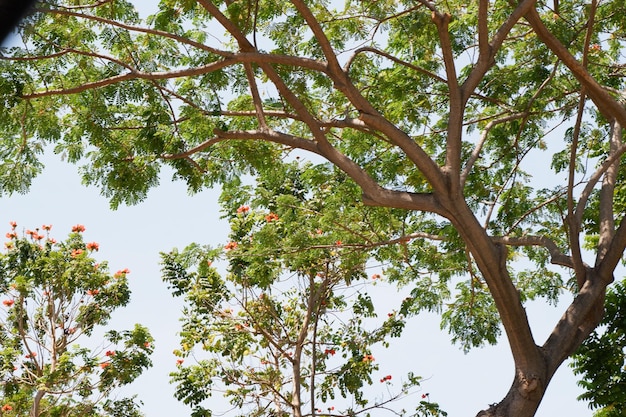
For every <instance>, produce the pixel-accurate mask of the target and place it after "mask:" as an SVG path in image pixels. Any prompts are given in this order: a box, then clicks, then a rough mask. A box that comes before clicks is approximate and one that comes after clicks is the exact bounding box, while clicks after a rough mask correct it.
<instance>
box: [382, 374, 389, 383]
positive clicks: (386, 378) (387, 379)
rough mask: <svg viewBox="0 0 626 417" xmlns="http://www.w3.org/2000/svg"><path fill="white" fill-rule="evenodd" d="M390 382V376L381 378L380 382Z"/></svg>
mask: <svg viewBox="0 0 626 417" xmlns="http://www.w3.org/2000/svg"><path fill="white" fill-rule="evenodd" d="M389 380H391V375H387V376H384V377H382V378H381V380H380V382H385V381H389Z"/></svg>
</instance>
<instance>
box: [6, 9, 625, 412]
mask: <svg viewBox="0 0 626 417" xmlns="http://www.w3.org/2000/svg"><path fill="white" fill-rule="evenodd" d="M622 10H623V2H621V1H614V2H604V3H603V2H598V1H596V0H593V1H592V2H591V3H590V4H586V3H583V2H580V1H566V2H562V1H561V2H554V3H553V4H543V3H540V4H538V3H536V2H533V1H530V0H522V1H520V2H518V3H515V2H510V3H506V2H496V3H490V2H488V1H486V0H481V1H479V2H478V3H477V4H474V3H472V4H467V3H464V2H458V1H446V2H431V1H426V0H421V1H416V2H408V1H407V2H396V1H376V2H369V1H367V2H366V1H354V0H350V1H347V2H346V3H345V7H339V6H338V5H335V4H330V3H327V2H321V1H317V2H313V1H310V2H305V1H303V0H292V1H290V2H286V1H282V2H262V1H252V0H238V1H234V0H225V1H214V2H211V1H209V0H164V1H162V2H161V3H160V4H159V9H158V10H157V11H155V13H154V14H152V15H151V16H149V17H148V18H147V19H145V20H144V19H142V18H141V16H140V14H139V13H138V12H137V11H136V10H135V8H134V6H133V5H132V4H131V3H129V2H127V1H99V2H94V3H87V2H81V1H68V2H57V1H43V2H41V3H40V6H39V8H38V12H37V13H36V14H35V15H33V16H32V17H31V18H30V19H29V20H28V21H26V22H25V23H24V25H23V27H22V30H21V34H22V36H23V40H24V43H25V46H24V47H22V48H18V47H16V48H12V49H10V50H8V51H6V52H5V53H4V55H3V60H2V73H3V74H4V77H3V80H2V84H1V85H0V94H1V95H2V100H3V106H2V109H1V110H0V111H1V112H2V113H1V114H0V127H1V128H2V131H3V132H6V133H5V139H4V140H3V142H2V145H1V149H2V154H3V156H4V157H3V161H2V164H1V165H0V178H1V182H0V184H1V186H2V191H3V192H12V191H25V190H26V189H27V187H28V184H29V182H30V180H31V179H32V177H33V176H34V175H36V174H37V173H39V172H40V171H41V169H42V166H41V164H40V163H39V162H38V161H37V155H38V153H40V152H41V151H42V149H43V147H44V146H45V144H47V143H52V144H53V145H54V149H55V151H56V152H57V153H59V154H61V155H62V156H63V157H64V158H67V160H68V161H70V162H81V163H83V166H82V168H81V170H82V174H83V178H84V181H85V183H86V184H92V185H99V186H100V187H101V188H102V192H103V194H104V195H106V196H108V197H109V198H110V199H111V204H112V205H113V206H114V207H115V206H117V205H118V204H120V203H136V202H138V201H140V200H141V199H143V198H145V197H146V193H147V191H148V189H149V188H150V187H152V186H155V185H156V184H157V183H158V173H159V170H160V167H161V165H162V164H166V165H169V166H171V167H172V168H173V169H174V170H175V177H176V178H179V179H183V180H185V181H186V182H187V184H188V185H189V189H190V191H192V192H193V191H196V190H199V189H201V188H202V187H205V186H211V185H213V184H218V183H219V184H222V185H223V186H224V187H225V189H226V190H231V189H234V188H235V187H237V186H238V185H239V184H240V180H239V178H240V177H241V176H243V175H247V174H251V175H252V176H254V175H257V174H260V173H263V172H271V171H273V170H281V169H282V168H281V166H282V164H283V163H286V162H284V160H283V158H285V157H286V155H287V157H289V155H290V154H291V157H294V156H296V155H297V156H300V154H299V153H293V151H294V150H296V149H297V150H303V151H307V152H308V153H309V154H313V155H315V158H313V159H312V160H313V161H316V162H319V159H317V157H321V158H323V159H325V160H327V161H328V162H329V163H330V164H331V165H332V166H334V168H335V169H337V170H339V171H341V172H343V175H345V178H346V181H349V182H350V183H351V184H353V185H354V186H355V187H358V189H359V190H360V193H361V196H360V197H359V198H358V199H359V201H360V202H362V203H363V204H365V205H367V206H371V207H382V208H387V209H390V211H389V216H390V218H389V219H388V223H389V229H387V230H386V231H385V233H381V235H379V236H377V238H379V239H380V240H381V241H390V240H392V239H394V238H397V239H400V240H399V241H398V242H404V241H406V240H407V239H409V240H411V244H410V245H406V246H407V248H408V255H407V256H406V257H405V258H403V259H405V260H407V261H408V262H407V263H413V264H415V265H419V268H405V269H404V270H403V272H401V273H400V274H401V276H399V277H398V281H399V282H405V283H407V284H408V285H414V286H415V287H416V291H417V292H419V291H422V292H424V293H425V294H427V295H428V296H430V297H432V299H431V302H430V303H428V304H427V305H430V306H433V308H435V309H441V310H442V314H443V324H444V325H445V326H446V327H447V328H448V330H449V331H450V332H451V334H452V337H453V340H454V341H456V342H458V343H460V344H461V346H463V347H464V348H467V349H469V348H471V347H474V346H479V345H481V344H483V343H494V342H495V341H496V339H497V336H498V334H499V332H500V331H501V329H503V330H504V333H505V335H506V338H507V340H508V343H509V346H510V348H511V353H512V356H513V360H514V369H515V372H514V375H513V382H512V385H511V388H510V390H509V392H508V394H507V395H506V396H505V398H504V399H502V400H501V401H500V402H498V403H497V404H494V405H493V406H491V407H490V408H489V409H487V410H483V411H481V412H480V413H479V415H481V416H532V415H533V414H534V413H535V411H536V409H537V406H538V404H539V402H540V401H541V398H542V397H543V395H544V393H545V389H546V387H547V386H548V384H549V382H550V379H551V377H552V376H553V375H554V373H555V371H556V370H557V369H558V368H559V366H560V365H561V364H562V363H563V361H564V360H565V359H566V358H567V357H568V356H569V355H571V354H572V353H573V352H574V351H575V350H576V348H577V347H578V346H579V345H580V344H581V343H582V341H583V340H584V339H585V338H586V337H587V336H588V335H589V334H590V333H591V332H592V331H593V329H595V328H596V326H597V325H598V323H600V321H601V317H602V310H603V304H604V299H605V293H606V289H607V286H608V285H609V284H611V283H612V281H613V279H614V278H613V275H614V271H615V268H616V267H617V265H618V263H619V262H620V260H621V259H622V258H623V252H624V247H625V245H626V226H625V225H624V218H623V213H624V205H623V201H622V199H621V198H620V195H621V192H622V187H623V185H622V184H623V179H624V172H623V169H622V168H621V165H620V159H621V156H622V155H623V152H624V150H625V149H626V146H624V145H623V143H622V126H624V125H625V124H626V109H625V108H624V106H623V103H622V101H621V100H622V98H623V75H624V64H623V63H622V62H621V59H622V51H623V36H622V34H623V33H624V24H625V22H624V20H623V19H622ZM559 127H561V129H559ZM542 151H545V153H544V154H542V153H541V152H542ZM550 159H551V163H550V164H548V163H547V162H546V163H543V164H541V168H542V170H541V173H540V174H539V176H536V177H533V176H532V175H531V174H530V173H529V172H528V171H529V170H530V169H531V167H529V165H528V164H529V163H531V162H532V163H535V167H536V166H537V165H538V162H537V161H549V160H550ZM548 165H549V166H548ZM533 169H536V168H533ZM550 169H552V170H553V172H555V173H556V174H557V175H550V174H548V172H549V170H550ZM327 172H329V173H332V174H333V175H335V171H334V170H332V169H329V170H328V171H327ZM321 175H327V174H326V173H323V174H321ZM562 178H564V179H562ZM327 180H328V182H327V183H328V184H329V185H330V187H336V185H335V182H334V181H335V178H334V177H333V176H332V175H331V176H328V178H327ZM548 180H554V182H553V183H552V181H548ZM354 198H355V197H354V194H350V195H347V196H345V199H344V201H343V204H344V205H345V206H348V205H358V204H360V203H358V202H357V201H355V199H354ZM355 231H358V227H357V228H355ZM422 245H424V247H426V248H427V250H425V251H421V250H420V248H421V247H422ZM403 256H404V255H403ZM394 257H395V255H394V254H389V258H388V261H389V262H393V260H394ZM395 259H396V260H397V259H398V258H397V257H395ZM520 259H524V260H526V261H528V262H530V263H531V264H532V265H533V266H532V267H529V268H527V269H519V268H518V267H517V265H518V263H517V262H518V261H519V260H520ZM442 266H443V268H442ZM523 268H524V267H523ZM424 271H427V272H428V273H432V274H436V276H437V279H436V280H434V281H435V282H436V285H429V284H427V282H428V280H425V279H424V276H430V275H428V274H424V273H423V272H424ZM563 276H566V277H567V278H565V279H564V278H562V277H563ZM449 286H456V289H455V290H454V291H450V290H445V291H444V290H442V288H448V287H449ZM564 287H565V288H566V289H567V291H571V292H573V293H574V294H575V295H576V296H575V299H574V301H573V302H572V303H571V304H570V305H569V306H568V307H567V309H566V310H565V311H564V314H563V316H562V319H561V320H559V321H558V322H557V323H555V327H554V331H553V332H552V334H551V335H550V336H549V337H548V338H547V340H545V341H536V340H535V339H534V337H533V335H532V331H531V328H530V325H529V323H528V320H527V317H526V313H525V310H524V303H525V302H526V301H528V300H530V299H533V298H538V297H545V298H547V299H548V300H554V299H556V298H557V297H558V295H559V292H560V291H561V289H563V288H564ZM451 294H452V295H451ZM449 297H452V300H448V302H446V303H445V307H444V301H446V300H447V299H448V298H449ZM448 304H450V307H448V306H447V305H448ZM423 308H428V307H427V306H424V305H422V304H421V303H420V302H419V298H418V297H416V302H415V305H414V306H413V307H412V308H411V311H412V312H414V313H417V312H418V311H419V310H420V309H423Z"/></svg>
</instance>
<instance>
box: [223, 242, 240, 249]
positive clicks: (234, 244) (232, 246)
mask: <svg viewBox="0 0 626 417" xmlns="http://www.w3.org/2000/svg"><path fill="white" fill-rule="evenodd" d="M237 246H238V243H237V242H228V243H227V244H226V245H224V249H226V250H231V249H236V248H237Z"/></svg>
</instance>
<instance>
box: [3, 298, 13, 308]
mask: <svg viewBox="0 0 626 417" xmlns="http://www.w3.org/2000/svg"><path fill="white" fill-rule="evenodd" d="M2 304H4V305H5V306H7V307H11V306H12V305H13V304H15V301H14V300H4V301H3V302H2Z"/></svg>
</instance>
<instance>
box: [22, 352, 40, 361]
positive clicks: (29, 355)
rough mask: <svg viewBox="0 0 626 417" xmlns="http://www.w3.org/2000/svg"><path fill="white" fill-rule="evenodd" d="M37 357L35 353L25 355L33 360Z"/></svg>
mask: <svg viewBox="0 0 626 417" xmlns="http://www.w3.org/2000/svg"><path fill="white" fill-rule="evenodd" d="M35 356H37V354H36V353H35V352H30V353H29V354H27V355H24V357H25V358H26V359H31V358H34V357H35Z"/></svg>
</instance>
